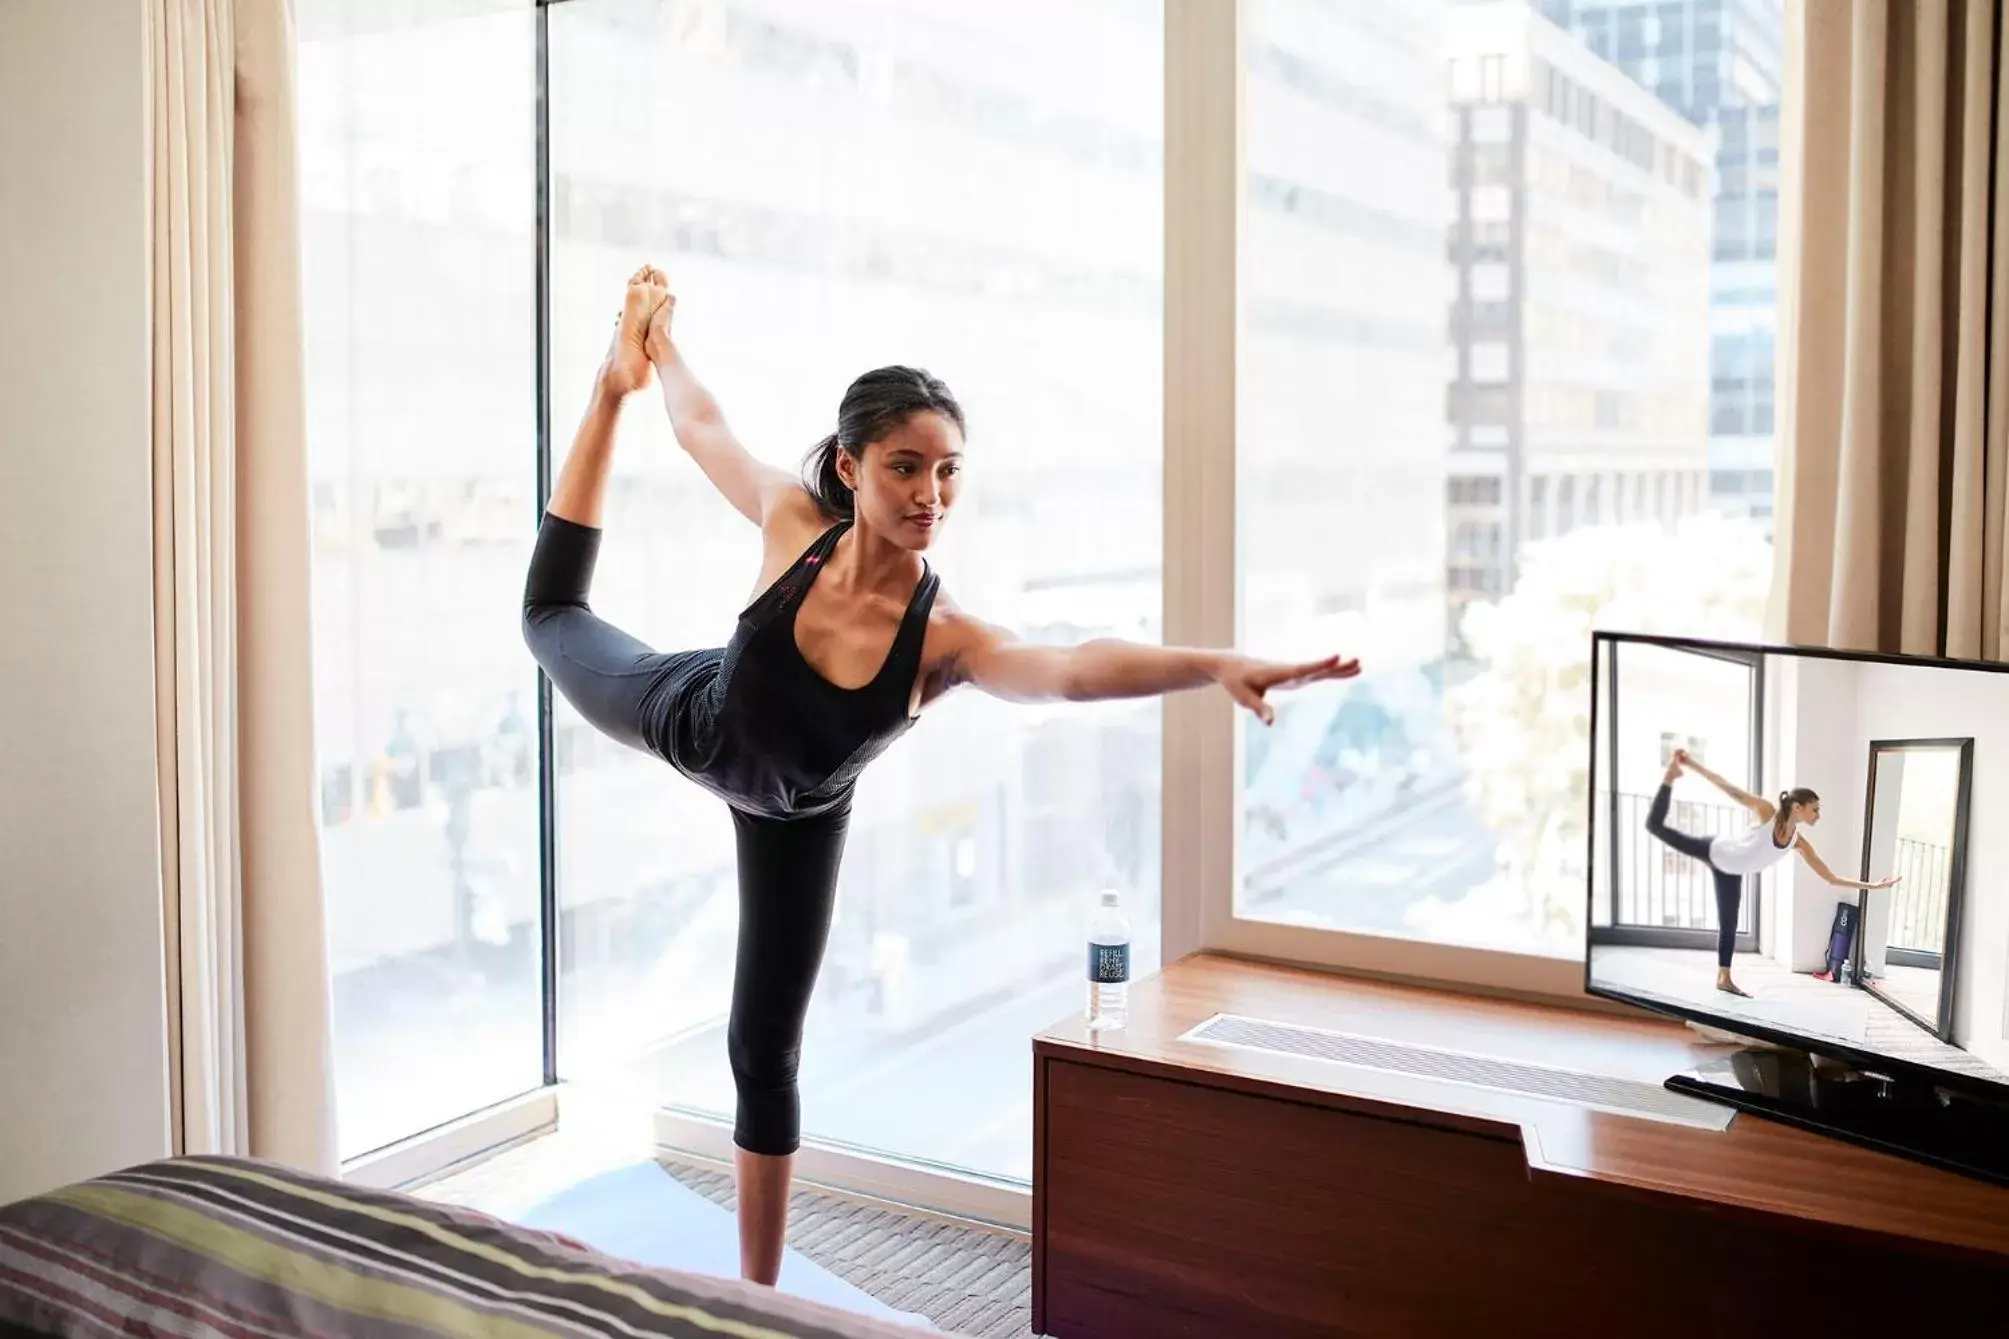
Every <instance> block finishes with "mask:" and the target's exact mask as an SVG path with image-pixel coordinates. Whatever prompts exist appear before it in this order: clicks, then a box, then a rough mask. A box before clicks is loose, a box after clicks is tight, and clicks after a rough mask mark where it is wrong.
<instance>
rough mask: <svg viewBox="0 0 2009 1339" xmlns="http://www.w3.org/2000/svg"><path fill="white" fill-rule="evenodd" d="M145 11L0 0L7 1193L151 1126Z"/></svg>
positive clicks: (153, 956)
mask: <svg viewBox="0 0 2009 1339" xmlns="http://www.w3.org/2000/svg"><path fill="white" fill-rule="evenodd" d="M141 12H142V7H141V6H139V5H137V4H134V3H132V0H5V2H4V3H0V313H4V319H0V1203H4V1202H7V1201H9V1200H12V1199H15V1198H18V1197H20V1196H22V1195H26V1194H32V1193H35V1192H37V1191H40V1190H43V1189H46V1188H49V1187H52V1186H55V1185H59V1184H62V1183H64V1182H66V1181H70V1180H75V1179H77V1178H79V1177H84V1176H89V1175H93V1174H96V1173H99V1172H103V1171H108V1170H111V1169H113V1168H115V1167H119V1166H123V1165H126V1164H129V1163H132V1162H137V1161H141V1160H143V1159H146V1158H149V1157H156V1156H159V1155H161V1154H162V1153H164V1152H165V1151H166V1149H167V1141H168V1134H167V1129H168V1125H167V1088H166V1082H167V1081H166V1063H167V1062H166V1049H165V1048H166V1041H165V1025H164V1008H163V986H162V973H163V967H162V961H161V943H162V939H161V903H160V895H159V869H158V864H157V850H158V839H157V831H156V816H155V809H154V771H153V677H152V669H151V661H152V646H153V642H152V638H153V633H152V621H151V620H152V580H153V579H152V575H151V572H152V558H151V547H150V546H151V542H152V541H151V538H150V528H151V515H152V501H151V494H150V485H149V482H148V475H149V471H148V460H147V452H148V422H149V416H150V408H149V405H150V399H149V390H148V380H147V376H148V373H147V347H148V324H147V283H146V269H145V266H146V238H147V213H146V198H145V176H144V173H145V165H146V156H145V154H146V124H145V101H144V99H145V84H144V78H143V76H144V70H145V65H144V59H143V57H144V50H145V47H144V34H143V30H142V28H141Z"/></svg>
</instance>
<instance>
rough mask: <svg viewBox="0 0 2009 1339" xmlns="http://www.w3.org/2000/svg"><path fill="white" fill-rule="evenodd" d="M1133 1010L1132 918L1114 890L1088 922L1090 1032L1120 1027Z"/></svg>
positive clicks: (1106, 894)
mask: <svg viewBox="0 0 2009 1339" xmlns="http://www.w3.org/2000/svg"><path fill="white" fill-rule="evenodd" d="M1129 1009H1130V918H1129V917H1128V916H1125V915H1124V914H1123V899H1122V898H1121V897H1120V896H1118V894H1117V892H1116V890H1115V889H1114V888H1110V889H1106V890H1105V891H1104V892H1103V894H1102V905H1101V906H1099V907H1097V908H1096V909H1095V916H1094V918H1093V919H1091V920H1090V921H1089V922H1088V1030H1089V1031H1090V1032H1101V1031H1103V1030H1104V1029H1106V1028H1120V1027H1122V1026H1123V1023H1124V1020H1125V1019H1126V1018H1127V1017H1128V1015H1129Z"/></svg>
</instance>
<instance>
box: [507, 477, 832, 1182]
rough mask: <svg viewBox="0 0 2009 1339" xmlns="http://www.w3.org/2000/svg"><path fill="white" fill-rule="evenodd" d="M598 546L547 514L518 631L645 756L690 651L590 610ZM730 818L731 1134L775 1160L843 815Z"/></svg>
mask: <svg viewBox="0 0 2009 1339" xmlns="http://www.w3.org/2000/svg"><path fill="white" fill-rule="evenodd" d="M554 521H555V522H556V524H554V523H553V522H554ZM599 550H600V532H599V531H598V530H595V529H591V528H589V527H586V526H581V525H575V524H573V523H571V522H568V521H565V520H564V518H562V517H556V518H549V519H547V521H546V523H545V524H544V525H543V526H542V527H541V528H540V529H539V530H538V533H537V548H536V551H535V552H534V553H533V554H532V556H531V559H530V576H529V579H528V580H527V581H526V582H525V584H524V591H523V639H524V641H525V642H526V643H528V645H529V647H530V654H531V655H532V656H534V657H535V658H536V660H537V663H538V664H539V665H541V666H543V668H544V672H545V673H546V674H548V675H550V676H551V682H552V684H553V685H554V686H555V687H556V688H557V689H558V691H559V692H560V693H563V694H564V695H565V700H566V701H568V702H570V703H571V704H572V705H573V707H574V708H576V709H577V710H578V712H579V714H580V715H581V716H583V717H585V718H586V720H587V721H588V722H589V723H590V724H591V725H593V727H594V728H596V729H598V730H600V731H601V732H602V733H604V734H606V735H608V736H609V737H611V738H613V739H614V740H616V741H618V742H620V743H623V744H626V745H628V746H629V747H631V748H637V749H642V750H644V751H648V752H654V751H655V749H654V748H653V747H652V745H651V743H650V741H652V740H657V739H661V738H663V737H664V734H665V731H666V730H667V728H668V723H667V722H666V721H665V720H664V719H663V716H664V714H665V712H666V711H667V710H668V708H667V707H666V705H665V702H666V695H665V694H663V693H662V692H660V691H659V690H660V689H661V687H662V686H663V684H664V683H665V682H667V680H668V679H669V678H670V677H671V676H672V675H673V674H674V673H675V671H676V669H677V666H678V662H679V661H680V659H681V655H682V654H688V653H681V654H678V653H670V654H666V653H663V652H659V651H654V650H651V649H650V648H649V647H647V646H645V645H643V644H642V643H641V642H639V641H637V640H635V639H634V638H633V637H630V636H629V635H628V634H627V633H625V632H622V631H621V630H620V629H619V628H617V627H615V626H613V625H612V624H611V623H608V622H607V621H606V620H605V619H602V618H600V617H598V616H597V615H595V614H594V613H593V611H592V610H591V609H590V608H588V607H587V604H586V594H587V591H588V589H589V588H590V587H591V585H592V582H593V565H594V562H595V560H596V559H597V558H598V556H599ZM732 820H733V834H734V845H735V847H736V849H737V855H738V863H739V946H738V951H737V953H736V954H735V955H734V959H733V981H732V1013H731V1016H730V1018H729V1019H728V1021H727V1024H726V1057H727V1059H728V1061H729V1062H730V1063H731V1065H732V1079H733V1087H734V1089H735V1090H736V1092H737V1095H738V1101H737V1109H736V1110H735V1112H734V1115H733V1142H734V1143H736V1144H737V1145H739V1147H741V1148H743V1149H745V1150H746V1151H747V1152H749V1153H766V1154H772V1155H783V1154H789V1153H793V1152H795V1150H796V1147H797V1146H798V1145H799V1144H800V1143H801V1139H802V1115H801V1102H800V1099H799V1097H798V1095H797V1091H796V1069H797V1065H798V1062H799V1060H800V1057H801V1054H802V1023H803V1019H804V1018H806V1017H807V1016H808V1013H809V996H810V992H811V991H812V990H813V989H814V988H815V985H816V973H817V971H818V969H819V968H820V967H821V966H822V963H823V949H824V945H825V943H826V942H828V940H829V938H830V919H831V913H832V912H833V910H834V909H835V907H836V904H837V869H838V864H839V862H840V861H841V859H842V857H843V854H844V834H845V831H846V829H847V828H848V826H849V824H850V820H851V815H850V810H849V807H848V806H839V807H837V808H836V809H834V810H831V811H828V812H824V813H819V814H817V815H815V816H814V817H810V818H794V819H779V818H766V817H761V816H758V815H755V814H749V813H743V812H741V811H740V810H738V809H734V810H733V811H732Z"/></svg>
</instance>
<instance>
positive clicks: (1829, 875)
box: [1796, 837, 1897, 893]
mask: <svg viewBox="0 0 2009 1339" xmlns="http://www.w3.org/2000/svg"><path fill="white" fill-rule="evenodd" d="M1796 844H1797V845H1798V846H1799V848H1800V858H1801V859H1802V860H1805V861H1806V862H1807V868H1808V869H1811V870H1812V871H1813V872H1814V873H1815V874H1818V875H1819V876H1820V878H1821V882H1823V883H1826V884H1829V885H1830V886H1832V887H1835V888H1857V889H1860V890H1861V891H1863V892H1865V893H1874V892H1876V891H1877V890H1878V889H1881V888H1889V887H1890V886H1892V885H1893V884H1895V883H1896V882H1897V875H1895V874H1893V875H1891V876H1890V877H1888V878H1883V879H1878V880H1877V881H1876V882H1875V883H1864V882H1863V881H1862V880H1860V879H1844V878H1843V877H1842V876H1841V875H1839V874H1837V873H1835V872H1834V871H1833V870H1831V869H1829V868H1828V866H1827V862H1826V861H1824V860H1822V859H1821V857H1820V854H1819V852H1817V851H1815V850H1814V844H1813V843H1812V842H1810V841H1808V840H1807V839H1806V838H1805V837H1801V838H1800V839H1799V841H1798V842H1797V843H1796Z"/></svg>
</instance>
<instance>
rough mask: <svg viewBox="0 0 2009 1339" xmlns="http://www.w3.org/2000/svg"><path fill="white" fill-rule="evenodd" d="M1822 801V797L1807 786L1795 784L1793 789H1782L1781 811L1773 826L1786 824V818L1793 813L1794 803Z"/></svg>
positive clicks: (1778, 826)
mask: <svg viewBox="0 0 2009 1339" xmlns="http://www.w3.org/2000/svg"><path fill="white" fill-rule="evenodd" d="M1820 802H1821V797H1820V796H1818V795H1816V794H1814V792H1812V791H1811V790H1808V789H1807V788H1806V787H1805V786H1795V787H1793V788H1792V789H1791V790H1782V791H1780V792H1779V812H1778V815H1777V816H1776V817H1775V818H1773V820H1772V826H1773V828H1775V829H1777V828H1783V827H1785V826H1786V820H1787V818H1788V817H1790V816H1791V815H1792V812H1793V806H1794V805H1796V804H1819V803H1820Z"/></svg>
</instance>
